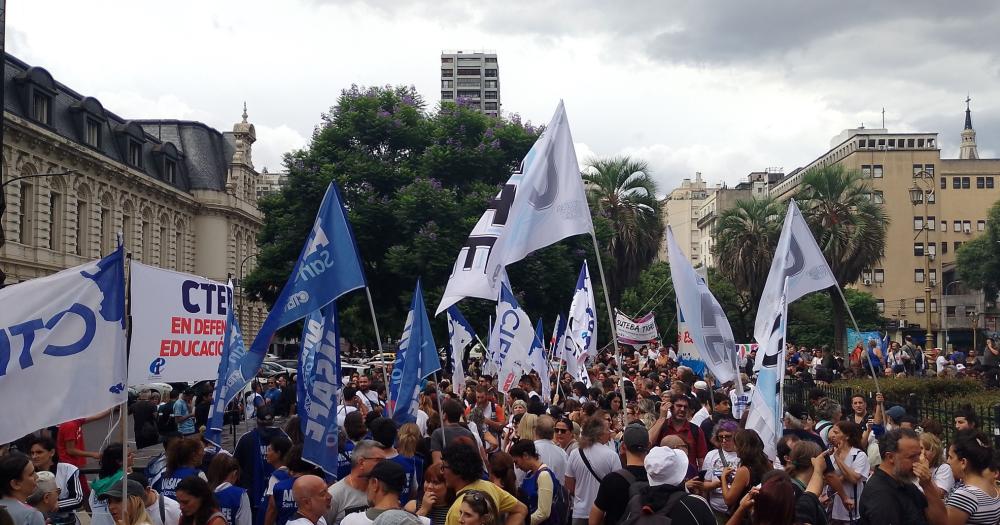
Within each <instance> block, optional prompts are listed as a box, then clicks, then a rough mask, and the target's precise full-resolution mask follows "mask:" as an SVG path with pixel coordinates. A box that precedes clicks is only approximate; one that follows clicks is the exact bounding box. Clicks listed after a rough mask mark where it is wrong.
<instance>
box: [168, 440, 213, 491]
mask: <svg viewBox="0 0 1000 525" xmlns="http://www.w3.org/2000/svg"><path fill="white" fill-rule="evenodd" d="M204 455H205V445H204V444H203V443H202V442H201V440H200V439H196V438H181V439H178V440H177V441H175V442H174V444H173V445H171V446H170V448H169V449H167V470H166V471H165V472H164V474H163V481H162V482H161V485H160V494H163V495H164V496H166V497H168V498H173V499H177V495H176V492H177V485H178V484H179V483H180V482H181V480H182V479H184V478H187V477H188V476H199V477H201V478H202V479H206V478H205V473H204V472H202V471H201V469H200V468H198V467H199V466H201V462H202V459H203V456H204Z"/></svg>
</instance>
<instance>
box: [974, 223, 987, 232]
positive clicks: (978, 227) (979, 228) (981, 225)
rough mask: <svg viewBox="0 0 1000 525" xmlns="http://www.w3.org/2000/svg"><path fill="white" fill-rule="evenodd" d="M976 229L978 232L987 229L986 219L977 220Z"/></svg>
mask: <svg viewBox="0 0 1000 525" xmlns="http://www.w3.org/2000/svg"><path fill="white" fill-rule="evenodd" d="M976 231H977V232H984V231H986V221H976Z"/></svg>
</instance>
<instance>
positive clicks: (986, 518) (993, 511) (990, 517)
mask: <svg viewBox="0 0 1000 525" xmlns="http://www.w3.org/2000/svg"><path fill="white" fill-rule="evenodd" d="M946 503H947V505H948V506H949V507H955V508H956V509H958V510H961V511H962V512H964V513H966V514H968V515H969V519H968V520H966V522H965V523H966V524H967V525H996V524H997V523H1000V498H998V497H996V496H990V495H989V494H987V493H986V492H983V490H982V489H980V488H979V487H973V486H972V485H965V486H964V487H959V488H957V489H955V492H952V493H951V495H950V496H948V501H947V502H946Z"/></svg>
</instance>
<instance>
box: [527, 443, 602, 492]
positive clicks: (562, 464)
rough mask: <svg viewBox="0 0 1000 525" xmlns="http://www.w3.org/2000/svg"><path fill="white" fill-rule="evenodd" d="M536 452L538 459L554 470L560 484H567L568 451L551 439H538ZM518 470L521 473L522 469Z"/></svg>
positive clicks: (588, 457)
mask: <svg viewBox="0 0 1000 525" xmlns="http://www.w3.org/2000/svg"><path fill="white" fill-rule="evenodd" d="M535 451H537V452H538V458H539V459H540V460H542V463H544V464H545V466H547V467H549V468H550V469H552V472H553V473H554V474H555V475H556V477H557V478H559V484H560V485H561V484H563V483H565V482H566V461H567V459H568V458H567V457H566V451H565V450H563V449H562V447H560V446H559V445H556V444H555V443H553V442H552V440H549V439H536V440H535ZM587 459H590V456H587ZM518 470H519V471H520V469H518Z"/></svg>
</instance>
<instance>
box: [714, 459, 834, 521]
mask: <svg viewBox="0 0 1000 525" xmlns="http://www.w3.org/2000/svg"><path fill="white" fill-rule="evenodd" d="M747 513H749V514H750V523H751V524H752V525H789V524H791V523H795V487H794V485H792V482H791V480H790V479H789V478H788V474H785V473H784V472H783V471H780V470H773V471H771V472H769V473H768V474H767V475H766V476H764V480H763V481H762V483H761V485H760V488H754V489H751V490H749V491H748V492H747V493H746V495H744V496H743V497H742V498H741V499H740V504H739V506H738V507H737V508H736V511H734V512H733V515H732V516H731V517H730V518H729V521H727V522H726V525H740V524H742V523H744V519H745V517H746V515H747ZM812 525H815V524H812Z"/></svg>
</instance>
